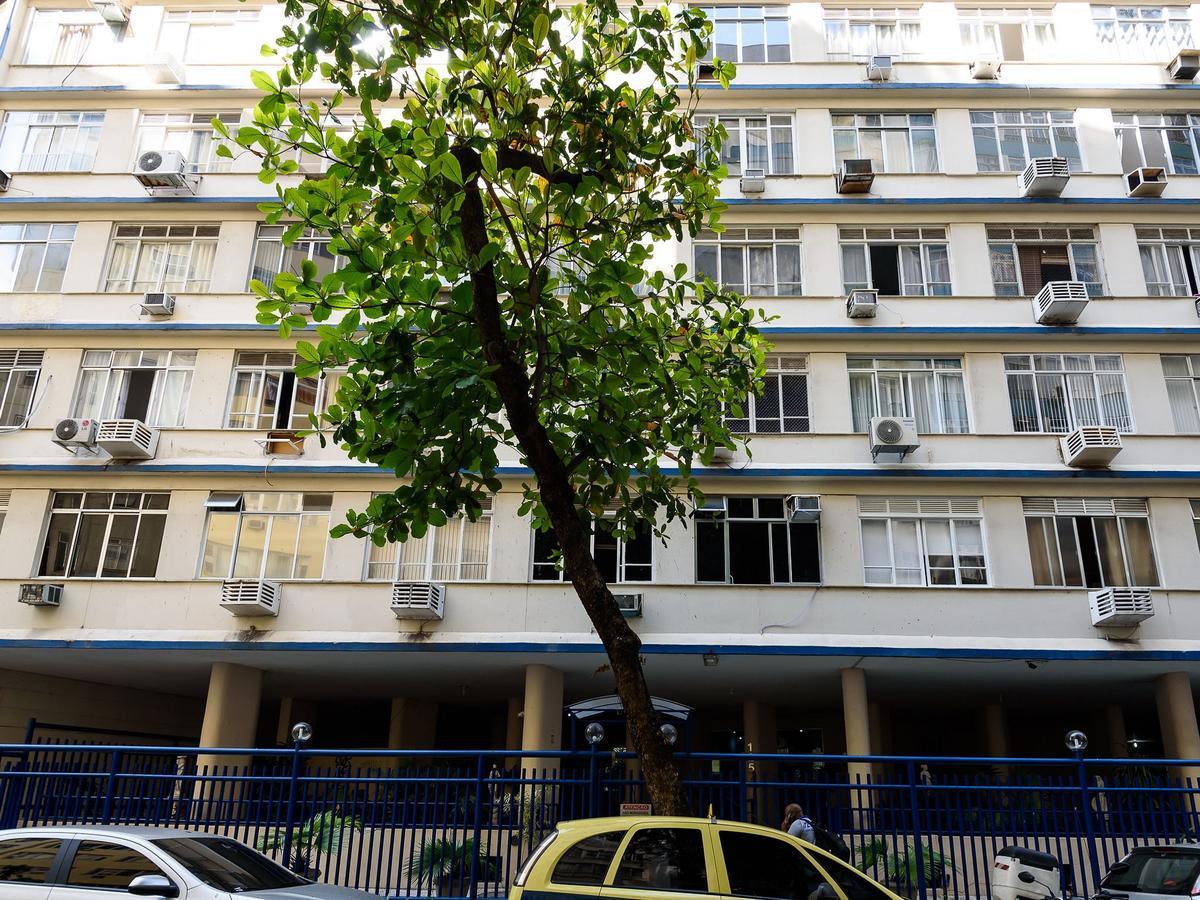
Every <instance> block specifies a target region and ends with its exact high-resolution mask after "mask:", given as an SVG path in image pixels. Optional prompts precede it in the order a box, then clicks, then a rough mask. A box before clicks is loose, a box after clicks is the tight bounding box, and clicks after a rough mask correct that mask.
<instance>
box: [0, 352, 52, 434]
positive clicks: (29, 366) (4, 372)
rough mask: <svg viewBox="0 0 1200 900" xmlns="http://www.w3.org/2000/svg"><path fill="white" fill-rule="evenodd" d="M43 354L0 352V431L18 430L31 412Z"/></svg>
mask: <svg viewBox="0 0 1200 900" xmlns="http://www.w3.org/2000/svg"><path fill="white" fill-rule="evenodd" d="M44 356H45V351H43V350H0V428H22V427H24V426H25V423H26V422H27V421H28V420H29V413H30V412H31V411H32V409H33V397H34V392H35V391H36V390H37V383H38V376H40V375H41V372H42V358H43V357H44Z"/></svg>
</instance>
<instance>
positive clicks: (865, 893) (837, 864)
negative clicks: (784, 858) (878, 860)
mask: <svg viewBox="0 0 1200 900" xmlns="http://www.w3.org/2000/svg"><path fill="white" fill-rule="evenodd" d="M812 855H813V856H815V857H816V860H817V864H818V865H819V866H820V867H821V868H822V869H824V870H825V872H826V874H828V875H829V877H830V878H832V879H833V880H834V882H835V883H836V884H837V886H838V887H840V888H841V889H842V893H844V894H845V895H846V900H892V895H891V894H889V893H888V892H887V891H885V890H884V889H883V888H881V887H880V886H879V885H877V884H876V883H875V882H874V881H872V880H871V879H870V878H868V877H867V876H866V875H864V874H863V873H862V872H860V871H858V869H856V868H854V867H853V866H849V865H847V864H846V863H844V862H842V860H840V859H834V858H833V857H831V856H828V855H826V854H821V855H819V856H818V855H817V854H815V853H814V854H812Z"/></svg>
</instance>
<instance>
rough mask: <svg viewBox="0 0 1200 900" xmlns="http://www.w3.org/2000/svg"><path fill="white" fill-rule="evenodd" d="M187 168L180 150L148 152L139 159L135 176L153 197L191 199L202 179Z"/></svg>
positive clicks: (135, 168) (135, 167)
mask: <svg viewBox="0 0 1200 900" xmlns="http://www.w3.org/2000/svg"><path fill="white" fill-rule="evenodd" d="M187 166H188V164H187V160H185V159H184V158H183V154H182V153H180V152H179V151H178V150H147V151H146V152H145V153H143V154H142V155H141V156H139V157H138V160H137V165H136V166H134V169H133V176H134V178H136V179H137V180H138V181H139V182H141V184H142V187H144V188H145V189H146V193H148V194H150V195H151V196H153V197H190V196H192V195H193V194H195V193H196V186H197V185H198V184H199V183H200V179H199V177H198V176H196V175H191V174H189V173H188V171H187Z"/></svg>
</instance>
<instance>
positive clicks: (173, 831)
mask: <svg viewBox="0 0 1200 900" xmlns="http://www.w3.org/2000/svg"><path fill="white" fill-rule="evenodd" d="M78 834H95V835H109V836H112V837H127V838H142V839H144V840H153V839H155V838H181V837H219V836H220V835H214V834H209V833H208V832H204V831H186V830H184V829H182V828H163V827H156V826H151V825H34V826H30V827H27V828H10V829H7V830H5V831H0V838H9V837H34V836H43V835H61V836H63V837H70V836H72V835H78Z"/></svg>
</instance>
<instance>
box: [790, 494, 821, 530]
mask: <svg viewBox="0 0 1200 900" xmlns="http://www.w3.org/2000/svg"><path fill="white" fill-rule="evenodd" d="M783 505H784V512H785V513H786V514H787V517H788V521H789V522H792V523H795V524H800V523H804V522H819V521H821V498H820V497H816V496H811V495H807V494H792V495H791V496H790V497H788V498H787V499H786V500H784V503H783Z"/></svg>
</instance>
